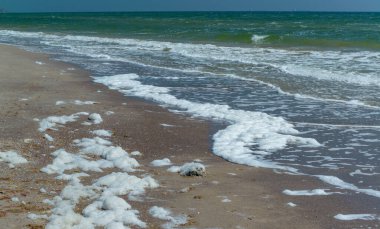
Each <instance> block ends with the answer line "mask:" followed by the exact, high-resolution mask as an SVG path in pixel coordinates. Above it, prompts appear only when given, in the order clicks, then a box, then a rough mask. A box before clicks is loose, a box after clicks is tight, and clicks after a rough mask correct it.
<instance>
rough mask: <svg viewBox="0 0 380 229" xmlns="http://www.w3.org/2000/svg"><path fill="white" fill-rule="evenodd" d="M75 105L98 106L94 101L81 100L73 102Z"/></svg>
mask: <svg viewBox="0 0 380 229" xmlns="http://www.w3.org/2000/svg"><path fill="white" fill-rule="evenodd" d="M73 103H74V104H75V105H93V104H96V102H94V101H81V100H74V102H73Z"/></svg>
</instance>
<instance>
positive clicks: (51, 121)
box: [0, 112, 159, 229]
mask: <svg viewBox="0 0 380 229" xmlns="http://www.w3.org/2000/svg"><path fill="white" fill-rule="evenodd" d="M79 115H88V113H85V112H82V113H76V114H74V115H70V116H59V117H58V116H54V117H49V118H46V119H44V120H43V121H41V124H40V131H41V132H43V131H45V130H47V129H48V128H52V127H54V126H56V125H57V123H59V124H65V123H67V122H74V121H76V120H77V119H78V118H79ZM89 119H90V120H91V121H93V124H98V123H100V122H101V121H102V119H101V116H100V115H99V114H96V113H94V114H91V115H90V117H89ZM93 133H94V134H97V135H107V136H109V135H110V134H112V133H111V132H109V131H106V130H96V131H94V132H93ZM73 146H74V147H76V148H77V151H78V152H77V153H71V152H67V151H66V150H65V149H59V150H56V151H55V152H53V153H52V156H53V157H54V159H53V161H52V163H51V164H49V165H47V166H45V167H44V168H42V169H41V171H42V172H45V173H48V174H55V175H56V179H59V180H64V181H68V184H67V185H66V186H65V187H64V189H63V190H62V191H61V193H60V194H59V195H58V196H55V197H54V198H53V199H51V200H49V199H46V200H44V201H43V202H44V203H46V204H49V205H51V206H52V207H53V209H52V210H51V215H50V216H46V215H35V214H29V215H28V217H29V218H30V219H33V220H37V219H46V220H48V223H47V225H46V228H47V229H57V228H98V227H104V228H130V227H133V228H136V227H139V228H146V227H147V225H146V223H145V222H143V221H142V220H140V219H139V211H137V210H135V209H133V208H132V206H131V205H130V204H129V203H128V202H127V200H126V199H125V198H122V197H120V196H127V197H128V199H129V200H137V199H140V196H142V195H143V194H144V193H145V190H146V189H150V188H157V187H158V186H159V185H158V183H157V182H156V181H155V180H154V179H153V178H152V177H151V176H149V175H147V174H145V175H142V176H141V177H138V176H135V175H131V174H129V173H130V172H133V171H135V169H136V168H137V167H139V166H140V164H139V163H138V162H137V161H136V159H134V158H131V157H130V156H129V154H128V152H126V151H125V150H124V149H122V148H121V147H118V146H114V145H113V144H112V142H110V141H108V140H106V139H103V138H100V137H94V138H82V139H77V140H74V144H73ZM0 155H1V154H0ZM10 155H13V156H14V154H10ZM12 161H13V160H12ZM105 168H110V169H114V170H117V169H119V170H120V172H113V173H110V174H106V175H104V174H102V176H97V177H98V179H96V180H92V181H91V180H87V181H88V182H89V183H90V184H89V185H84V184H82V183H81V178H82V177H87V179H89V178H90V176H89V175H88V174H87V173H85V172H87V171H92V172H98V173H100V172H103V169H105ZM40 191H41V192H43V193H46V190H45V189H43V188H41V190H40ZM82 200H86V203H88V202H89V204H88V205H87V206H84V209H83V211H82V212H78V211H77V209H78V204H79V203H80V202H81V201H82Z"/></svg>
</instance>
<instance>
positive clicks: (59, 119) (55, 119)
mask: <svg viewBox="0 0 380 229" xmlns="http://www.w3.org/2000/svg"><path fill="white" fill-rule="evenodd" d="M81 115H89V114H88V113H87V112H78V113H75V114H72V115H63V116H50V117H47V118H44V119H42V120H41V121H40V128H39V129H38V130H39V131H40V132H44V131H46V130H47V129H51V130H57V128H55V127H56V126H57V125H58V124H61V125H64V124H66V123H69V122H75V121H76V120H78V119H79V117H80V116H81Z"/></svg>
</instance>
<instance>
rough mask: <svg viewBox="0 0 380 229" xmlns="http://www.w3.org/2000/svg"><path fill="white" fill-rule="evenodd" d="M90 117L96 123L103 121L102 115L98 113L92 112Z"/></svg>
mask: <svg viewBox="0 0 380 229" xmlns="http://www.w3.org/2000/svg"><path fill="white" fill-rule="evenodd" d="M88 119H89V120H91V121H92V122H93V123H94V124H100V123H102V122H103V119H102V116H100V114H98V113H92V114H90V115H89V116H88Z"/></svg>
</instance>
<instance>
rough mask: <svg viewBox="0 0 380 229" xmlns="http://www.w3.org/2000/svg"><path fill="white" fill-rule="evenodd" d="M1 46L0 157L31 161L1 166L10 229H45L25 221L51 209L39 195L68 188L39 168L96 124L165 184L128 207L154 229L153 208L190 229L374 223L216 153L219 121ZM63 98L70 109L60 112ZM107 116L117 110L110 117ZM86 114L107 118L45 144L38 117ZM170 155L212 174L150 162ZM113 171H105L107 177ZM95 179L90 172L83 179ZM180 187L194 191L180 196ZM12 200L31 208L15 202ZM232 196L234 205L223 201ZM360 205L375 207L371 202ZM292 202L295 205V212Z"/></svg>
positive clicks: (70, 127) (332, 199)
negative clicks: (188, 173) (180, 218)
mask: <svg viewBox="0 0 380 229" xmlns="http://www.w3.org/2000/svg"><path fill="white" fill-rule="evenodd" d="M0 50H1V54H0V60H1V61H0V63H1V64H0V66H1V68H0V72H1V73H2V74H1V75H2V77H1V78H0V82H1V84H0V88H1V90H0V91H1V92H0V93H1V97H2V99H1V100H0V101H1V103H2V104H1V106H2V107H3V108H4V109H2V111H1V113H0V114H1V116H0V117H2V119H1V123H2V128H1V138H0V143H1V144H0V152H3V151H6V150H12V149H13V150H17V151H19V152H20V154H22V155H23V156H24V157H25V158H27V159H28V161H29V163H28V164H26V165H19V166H17V167H16V168H15V169H9V168H8V166H7V165H6V164H5V163H3V162H1V163H0V168H1V169H2V170H3V171H5V172H4V174H3V175H2V177H1V180H2V181H4V183H3V184H2V187H1V188H2V189H3V190H4V191H3V193H2V194H1V197H2V198H1V200H0V201H1V202H0V203H1V206H2V207H1V209H0V212H1V213H4V212H5V213H4V214H5V215H4V216H3V217H0V225H10V227H9V228H28V226H27V225H29V228H38V226H41V227H42V226H43V225H45V223H46V221H45V220H37V221H32V220H29V219H27V217H26V216H27V214H29V213H35V214H40V213H49V210H50V207H49V206H48V205H44V204H42V200H43V199H44V198H52V197H53V194H43V193H41V192H39V190H40V188H41V187H44V188H45V189H48V190H53V191H56V193H58V194H59V192H60V191H61V189H62V188H63V187H64V185H65V183H66V182H62V181H57V180H55V179H54V177H55V176H54V175H46V174H44V173H41V172H39V171H40V169H41V168H42V167H44V166H46V165H47V164H49V163H50V162H51V161H52V159H53V158H52V157H51V156H50V153H52V152H53V151H54V150H57V149H60V148H68V149H72V148H73V146H72V141H73V140H74V139H78V138H82V137H88V136H87V135H88V131H89V130H94V128H98V129H103V128H104V129H109V130H112V132H113V135H112V136H111V138H110V140H111V141H112V143H113V144H114V145H116V146H121V147H122V148H123V149H125V150H126V151H128V152H132V151H136V150H138V151H140V152H141V153H142V156H140V157H135V158H136V159H137V160H138V161H139V163H140V164H141V168H140V169H143V170H144V171H140V172H138V173H140V175H141V174H144V173H147V174H150V175H151V176H152V177H153V178H154V179H156V180H157V182H158V183H159V184H160V187H159V188H156V189H149V190H146V193H145V195H144V196H143V201H142V202H139V201H128V202H129V203H130V204H131V205H132V206H133V208H134V209H137V210H138V211H139V212H140V219H141V220H142V221H144V222H146V223H148V228H158V227H159V226H160V225H161V224H164V223H165V221H162V220H158V219H155V218H153V217H151V216H150V215H149V214H148V209H149V208H150V207H152V206H160V207H165V208H168V209H171V210H172V212H173V213H174V214H185V215H187V216H188V217H189V220H188V223H187V224H186V225H185V226H184V227H185V228H186V227H196V228H209V227H217V228H239V227H240V228H284V225H287V227H286V228H305V227H307V228H332V227H334V228H347V227H348V226H353V225H354V226H355V225H356V226H360V225H375V224H376V222H370V221H368V222H360V221H359V222H357V221H348V222H342V221H337V220H334V218H333V217H334V214H338V213H345V212H342V211H343V210H342V209H347V210H349V209H351V208H352V206H351V204H350V203H346V201H347V199H349V198H347V197H344V196H343V195H334V196H327V197H326V196H315V197H291V196H286V195H284V194H282V191H283V190H284V189H287V188H289V189H292V190H294V189H300V190H302V189H310V187H315V188H320V187H326V186H327V185H326V184H323V183H321V182H320V181H316V180H313V179H311V178H310V177H302V179H301V181H302V182H300V179H299V177H297V176H289V175H285V174H276V173H274V172H272V171H271V170H269V169H260V168H254V167H248V166H242V165H237V164H233V163H229V162H227V161H225V160H223V159H221V158H219V157H217V156H215V155H213V154H212V153H211V152H210V144H209V143H210V131H213V130H212V126H213V125H214V124H211V123H209V122H208V121H205V120H198V119H194V118H191V117H188V116H185V115H178V114H174V113H170V112H169V111H168V110H167V109H165V108H163V107H160V106H158V105H156V104H154V103H151V102H146V101H144V100H140V99H135V98H131V97H126V96H123V95H122V94H120V93H119V92H117V91H112V90H109V89H107V88H106V87H105V86H103V85H100V84H96V83H93V82H92V79H91V78H90V77H89V76H88V75H89V74H88V72H86V71H84V70H81V69H78V68H77V67H73V65H70V64H66V63H62V62H57V61H52V60H49V57H48V56H47V55H45V54H34V53H30V52H26V51H23V50H20V49H19V48H17V47H10V46H4V45H0ZM37 62H39V63H42V64H39V63H37ZM16 65H17V66H16ZM21 66H22V67H21ZM5 73H6V74H5ZM25 76H28V77H29V78H28V79H26V78H25ZM44 76H45V77H44ZM99 90H100V91H101V92H98V91H99ZM24 99H26V100H24ZM74 100H83V101H95V102H96V104H90V105H76V104H72V101H74ZM57 101H65V102H66V103H65V104H63V105H59V106H57V105H55V103H56V102H57ZM124 103H126V105H124ZM109 110H112V111H113V112H115V113H114V114H112V115H109V116H107V115H104V114H105V112H107V111H109ZM83 111H86V112H97V113H100V114H101V115H102V118H103V119H104V122H103V123H101V124H100V125H99V126H97V127H94V126H83V125H80V122H79V123H71V124H66V125H64V127H62V128H59V131H52V132H49V135H51V136H52V137H54V139H55V140H54V142H52V143H49V142H47V141H46V139H44V138H43V135H42V134H41V133H39V132H38V130H37V129H38V123H37V122H35V121H33V119H34V118H39V119H43V118H46V117H48V116H51V115H70V114H73V113H76V112H83ZM160 124H169V125H172V126H162V125H160ZM25 139H32V140H31V141H30V142H29V140H28V141H25ZM26 142H29V143H26ZM51 146H54V147H55V148H54V149H52V148H50V147H51ZM165 157H167V158H170V160H171V161H172V162H173V163H174V164H175V165H182V164H184V163H186V162H191V161H193V160H195V159H200V160H202V163H203V164H204V165H206V166H207V167H206V169H207V175H206V176H205V177H202V178H200V177H181V176H180V175H178V174H175V173H170V172H167V171H166V169H167V167H161V168H159V167H152V166H150V162H151V161H153V160H156V159H163V158H165ZM115 171H117V170H115V169H112V170H107V171H106V170H105V172H104V174H107V173H111V172H115ZM97 176H98V175H95V174H90V177H89V178H86V180H91V179H96V178H98V177H97ZM4 187H9V188H7V189H6V188H4ZM20 187H22V188H21V189H20ZM237 187H238V188H237ZM184 188H188V191H187V192H181V190H182V189H184ZM328 188H330V189H333V188H332V187H328ZM26 190H27V191H26ZM14 196H17V197H19V199H20V200H21V201H25V204H23V203H19V202H13V201H11V198H12V197H14ZM227 199H228V200H230V201H231V202H228V201H224V202H223V200H227ZM363 199H364V200H366V199H367V200H366V201H370V199H369V198H366V197H364V198H363ZM289 202H294V203H296V204H297V205H298V206H296V207H289V206H288V205H287V203H289ZM14 209H16V210H14ZM12 212H13V213H12ZM334 212H335V213H334ZM361 212H362V211H361ZM352 213H355V212H352ZM0 215H1V214H0ZM238 226H239V227H238Z"/></svg>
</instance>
